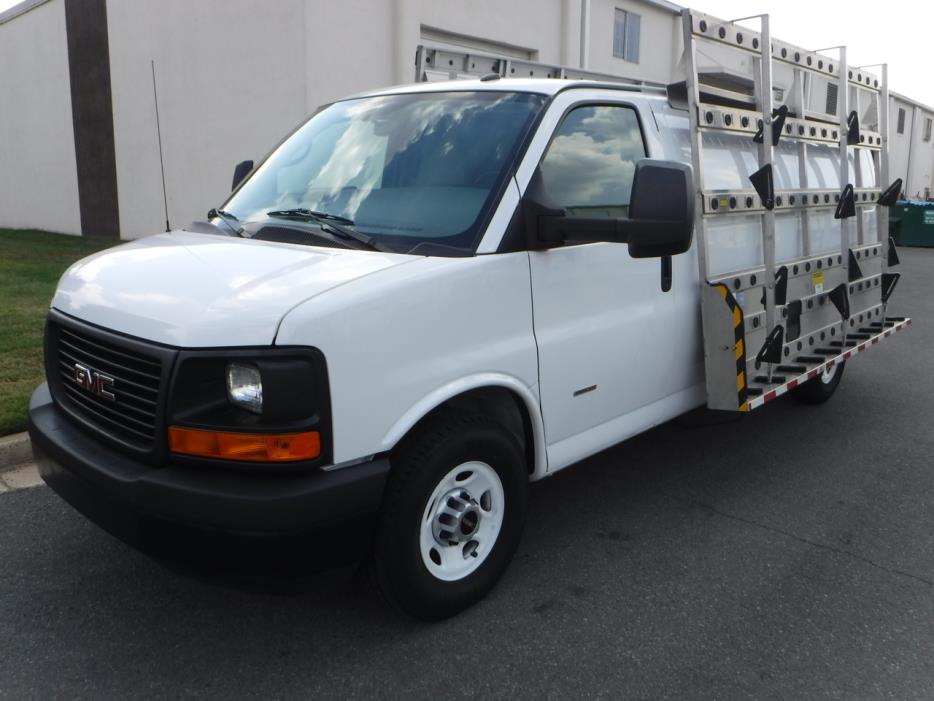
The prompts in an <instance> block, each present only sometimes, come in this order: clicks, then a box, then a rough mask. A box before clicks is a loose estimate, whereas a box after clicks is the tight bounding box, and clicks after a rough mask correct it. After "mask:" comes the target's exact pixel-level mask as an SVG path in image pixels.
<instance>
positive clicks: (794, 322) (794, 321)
mask: <svg viewBox="0 0 934 701" xmlns="http://www.w3.org/2000/svg"><path fill="white" fill-rule="evenodd" d="M802 308H803V305H802V304H801V300H800V299H796V300H795V301H794V302H792V303H791V304H789V305H788V307H787V308H786V309H787V312H788V317H787V318H786V319H785V323H786V324H787V326H788V331H787V332H786V333H785V340H786V341H794V340H795V339H796V338H798V336H800V335H801V310H802Z"/></svg>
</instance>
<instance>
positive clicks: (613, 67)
mask: <svg viewBox="0 0 934 701" xmlns="http://www.w3.org/2000/svg"><path fill="white" fill-rule="evenodd" d="M591 3H592V4H591V9H590V16H591V29H590V70H592V71H597V72H599V73H610V74H613V75H623V76H626V77H628V78H636V79H639V80H651V81H655V82H660V83H670V82H673V81H674V80H675V79H676V78H677V76H675V70H676V69H677V67H678V61H680V60H681V53H682V46H683V43H684V42H683V41H682V39H681V19H680V17H679V16H678V15H675V14H674V13H671V12H668V11H666V10H663V9H659V8H657V7H653V6H651V5H647V4H645V3H642V2H639V0H591ZM617 9H620V10H626V11H628V12H633V13H635V14H637V15H639V17H640V25H641V26H640V34H641V37H640V41H639V61H638V63H632V62H630V61H624V60H623V59H621V58H617V57H615V56H613V25H614V21H615V16H616V10H617Z"/></svg>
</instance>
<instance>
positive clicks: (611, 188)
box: [540, 105, 646, 218]
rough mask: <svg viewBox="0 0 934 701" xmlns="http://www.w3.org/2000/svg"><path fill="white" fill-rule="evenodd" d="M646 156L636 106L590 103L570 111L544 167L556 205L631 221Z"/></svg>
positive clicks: (588, 214) (580, 213) (578, 212)
mask: <svg viewBox="0 0 934 701" xmlns="http://www.w3.org/2000/svg"><path fill="white" fill-rule="evenodd" d="M645 157H646V152H645V144H644V143H643V141H642V130H641V128H640V127H639V119H638V117H637V116H636V112H635V110H634V109H633V108H632V107H624V106H622V105H586V106H582V107H577V108H575V109H573V110H572V111H571V112H569V113H568V114H567V115H566V116H565V118H564V121H563V122H562V123H561V126H559V127H558V130H557V131H556V132H555V136H554V139H552V142H551V144H550V145H549V147H548V151H547V153H546V154H545V157H544V158H543V159H542V162H541V165H540V169H541V173H542V179H543V182H544V185H545V190H546V191H547V193H548V196H549V197H550V198H551V201H552V202H553V203H554V204H555V205H556V206H558V207H563V208H564V209H566V210H568V214H569V215H572V216H580V217H615V218H619V217H625V216H627V215H628V212H629V194H630V191H631V190H632V177H633V173H634V172H635V168H636V163H637V162H638V161H640V160H642V159H643V158H645Z"/></svg>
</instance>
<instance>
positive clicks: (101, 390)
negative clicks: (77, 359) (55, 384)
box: [75, 363, 116, 402]
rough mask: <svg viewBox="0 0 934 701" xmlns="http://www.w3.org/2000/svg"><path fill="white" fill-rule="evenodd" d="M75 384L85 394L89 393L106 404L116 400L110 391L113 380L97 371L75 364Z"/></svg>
mask: <svg viewBox="0 0 934 701" xmlns="http://www.w3.org/2000/svg"><path fill="white" fill-rule="evenodd" d="M75 384H76V385H78V387H80V388H81V389H83V390H84V391H85V392H90V393H91V394H94V395H96V396H98V397H100V398H101V399H106V400H107V401H108V402H112V401H115V400H116V397H115V396H114V393H113V392H112V391H111V390H112V389H113V386H114V378H112V377H110V376H108V375H104V374H103V373H100V372H98V371H97V370H92V369H91V368H89V367H85V366H84V365H81V364H80V363H75Z"/></svg>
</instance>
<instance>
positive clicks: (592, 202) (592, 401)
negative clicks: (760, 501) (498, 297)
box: [529, 103, 681, 470]
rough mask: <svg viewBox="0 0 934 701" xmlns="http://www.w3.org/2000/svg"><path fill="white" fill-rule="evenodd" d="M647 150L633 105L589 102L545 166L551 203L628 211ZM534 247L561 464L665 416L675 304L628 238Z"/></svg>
mask: <svg viewBox="0 0 934 701" xmlns="http://www.w3.org/2000/svg"><path fill="white" fill-rule="evenodd" d="M648 155H649V154H648V153H647V149H646V146H645V140H644V138H643V133H642V126H641V124H640V119H639V115H638V113H637V111H636V109H635V108H634V107H633V106H630V105H626V104H622V103H620V104H614V103H603V104H580V105H577V106H574V107H572V108H571V109H570V110H568V111H567V113H566V114H565V115H564V117H563V119H562V120H561V121H560V123H559V125H558V127H557V129H556V131H555V133H554V135H553V137H552V140H551V143H550V144H549V146H548V147H547V149H546V150H545V154H544V156H543V158H542V160H541V162H540V164H539V168H540V170H541V173H542V180H543V182H544V185H545V189H546V191H547V194H548V196H549V198H550V199H551V201H552V203H554V204H555V205H556V206H558V207H562V208H565V209H566V210H567V212H568V214H569V215H576V216H581V217H625V216H627V213H628V205H629V193H630V190H631V186H632V177H633V173H634V170H635V164H636V162H637V161H639V160H641V159H643V158H646V157H647V156H648ZM529 255H530V260H531V270H532V296H533V300H534V325H535V336H536V340H537V342H538V351H539V373H540V393H541V405H542V414H543V417H544V422H545V436H546V442H547V444H548V456H549V469H550V470H555V469H559V468H561V467H563V466H565V465H566V464H568V463H570V462H573V461H575V460H578V459H580V458H581V457H583V456H584V455H588V454H591V453H593V452H596V451H598V450H601V449H603V448H606V447H608V446H610V445H613V444H614V443H617V442H619V441H620V440H623V439H624V438H626V437H628V436H630V435H633V434H634V433H637V432H638V431H640V430H643V429H644V428H647V427H649V426H651V425H653V424H654V423H657V422H658V421H659V419H658V418H657V417H658V416H659V415H660V413H664V412H663V406H661V405H659V403H660V402H661V400H663V399H664V398H665V397H667V396H668V395H670V394H672V393H673V392H675V391H676V389H677V388H676V387H675V385H677V384H678V378H676V377H675V376H674V374H673V373H672V368H671V363H670V362H669V359H670V354H669V353H668V352H667V351H666V350H665V349H664V348H663V347H662V344H663V343H664V342H665V341H666V338H667V337H668V334H666V329H668V328H669V327H670V326H671V325H672V324H675V323H677V320H676V318H675V317H676V315H677V306H676V302H675V298H674V295H673V294H672V293H671V292H663V291H662V286H661V268H660V266H661V263H660V261H659V259H657V258H648V259H635V258H632V257H630V255H629V252H628V248H627V245H626V244H620V243H592V244H579V245H565V246H562V247H559V248H552V249H548V250H542V251H531V252H530V254H529ZM678 267H679V268H680V267H681V266H678ZM675 374H676V373H675ZM662 404H663V402H662ZM665 418H667V416H666V417H665Z"/></svg>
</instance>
